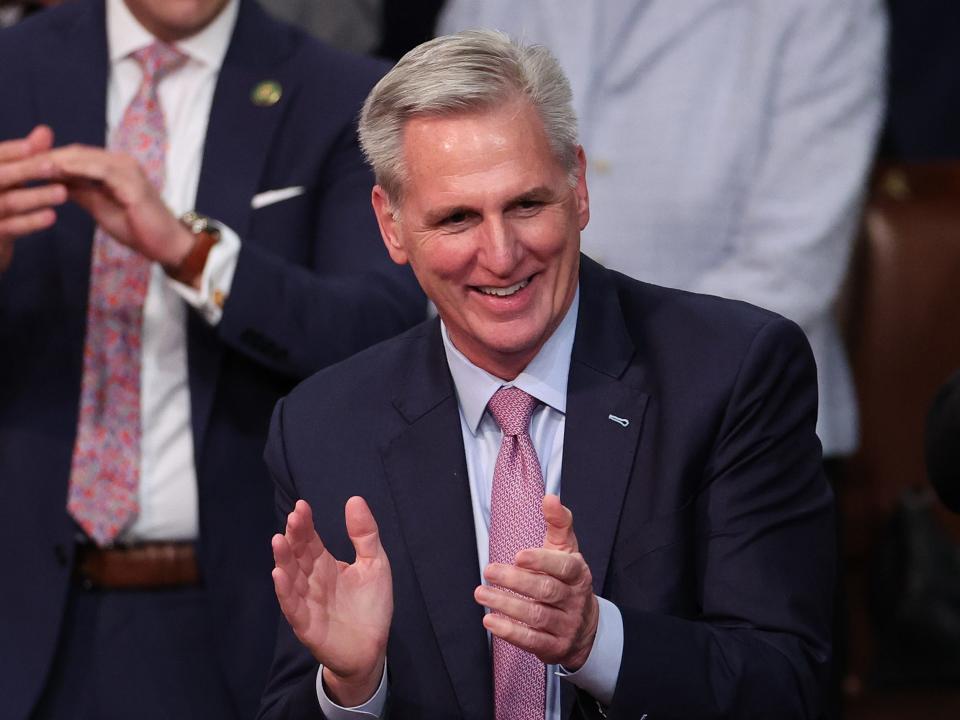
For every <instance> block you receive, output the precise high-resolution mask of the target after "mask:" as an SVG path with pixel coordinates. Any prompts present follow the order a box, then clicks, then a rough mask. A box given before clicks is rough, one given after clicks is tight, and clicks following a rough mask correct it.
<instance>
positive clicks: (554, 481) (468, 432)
mask: <svg viewBox="0 0 960 720" xmlns="http://www.w3.org/2000/svg"><path fill="white" fill-rule="evenodd" d="M579 305H580V293H579V290H578V291H577V294H576V296H575V297H574V300H573V303H572V304H571V306H570V309H569V310H568V311H567V314H566V316H564V319H563V321H562V322H561V324H560V326H559V327H558V328H557V329H556V330H555V331H554V333H553V334H552V335H551V336H550V338H549V339H548V340H547V342H546V343H544V345H543V347H542V348H541V349H540V352H539V353H537V355H536V357H535V358H534V359H533V360H531V361H530V364H529V365H527V367H526V368H524V370H523V372H521V373H520V374H519V375H518V376H517V377H516V378H515V379H514V380H512V381H510V382H507V381H505V380H501V379H500V378H497V377H495V376H493V375H491V374H490V373H488V372H486V371H485V370H482V369H481V368H479V367H477V366H476V365H474V364H473V363H472V362H470V361H469V360H468V359H467V358H466V357H465V356H464V355H463V354H462V353H461V352H460V351H459V350H458V349H457V348H456V347H455V346H454V345H453V343H452V342H451V340H450V336H449V335H448V334H447V329H446V326H444V325H442V324H441V331H442V335H443V345H444V350H445V352H446V356H447V364H448V365H449V367H450V374H451V375H452V377H453V384H454V386H455V387H456V391H457V402H458V406H459V409H460V429H461V432H462V433H463V447H464V453H465V456H466V463H467V476H468V479H469V482H470V498H471V503H472V507H473V524H474V531H475V533H476V538H477V558H478V560H479V566H478V568H477V571H478V575H477V580H478V582H483V583H485V582H486V581H485V580H484V579H483V570H484V568H485V567H486V566H487V563H488V558H489V537H490V535H489V531H490V494H491V491H492V488H493V471H494V466H495V465H496V461H497V455H498V454H499V452H500V442H501V440H502V438H503V433H502V432H501V430H500V427H499V425H497V423H496V421H495V420H494V419H493V417H492V416H491V415H490V413H489V412H488V411H487V403H488V402H489V401H490V398H491V397H493V394H494V393H495V392H496V391H497V390H499V389H500V388H501V387H504V386H514V387H518V388H520V389H521V390H523V391H524V392H526V393H528V394H530V395H532V396H534V397H535V398H537V400H539V401H540V403H541V404H540V405H538V406H537V407H536V409H534V411H533V415H532V417H531V418H530V437H531V439H532V440H533V446H534V448H535V449H536V451H537V457H538V458H539V460H540V468H541V470H542V472H543V478H544V484H545V491H546V492H547V493H548V494H554V495H560V494H561V493H560V470H561V466H562V464H563V432H564V427H565V419H566V409H567V378H568V376H569V374H570V356H571V352H572V351H573V340H574V335H575V333H576V327H577V313H578V311H579ZM561 497H562V495H561ZM574 531H576V518H574ZM467 600H468V601H470V602H473V598H468V599H467ZM598 601H599V605H600V618H599V624H598V626H597V635H596V637H595V639H594V643H593V648H592V649H591V651H590V655H589V657H588V658H587V661H586V662H585V663H584V664H583V667H581V668H580V669H579V670H578V671H577V672H575V673H568V672H566V671H565V670H563V668H561V667H559V666H557V665H548V666H547V696H546V697H547V706H546V713H545V720H559V718H560V709H561V708H560V678H561V677H563V678H565V679H566V680H567V681H568V682H572V683H573V684H574V685H576V686H577V687H579V688H581V689H583V690H585V691H586V692H588V693H589V694H590V695H591V696H592V697H594V698H596V699H597V700H598V701H600V702H601V703H603V704H609V703H610V701H611V700H612V699H613V692H614V689H615V688H616V684H617V676H618V675H619V673H620V661H621V658H622V656H623V620H622V619H621V617H620V611H619V610H618V609H617V607H616V606H615V605H614V604H613V603H611V602H610V601H608V600H605V599H603V598H598ZM400 622H402V619H401V620H400ZM488 637H489V634H488ZM321 673H322V668H321ZM317 694H318V697H319V699H320V707H321V708H322V709H323V711H324V713H325V714H326V716H327V717H328V718H329V720H347V719H349V718H355V717H358V716H360V717H380V713H381V712H382V711H383V706H384V703H385V702H386V695H387V691H386V673H384V679H382V680H381V683H380V688H379V689H378V690H377V692H376V694H375V695H374V697H373V698H372V699H371V700H369V701H368V702H367V703H365V704H364V705H362V706H360V707H359V708H351V709H346V708H342V707H340V706H337V705H335V704H333V703H332V702H331V701H330V699H329V698H328V697H327V696H326V693H325V692H324V689H323V683H322V682H321V675H320V674H318V675H317Z"/></svg>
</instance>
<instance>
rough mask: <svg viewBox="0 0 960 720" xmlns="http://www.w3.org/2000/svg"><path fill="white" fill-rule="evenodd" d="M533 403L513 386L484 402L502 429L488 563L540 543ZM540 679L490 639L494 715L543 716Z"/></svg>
mask: <svg viewBox="0 0 960 720" xmlns="http://www.w3.org/2000/svg"><path fill="white" fill-rule="evenodd" d="M536 406H537V399H536V398H534V397H532V396H530V395H528V394H527V393H525V392H524V391H523V390H520V389H519V388H515V387H509V388H506V387H504V388H500V389H499V390H497V392H495V393H494V394H493V397H492V398H490V402H489V403H488V404H487V408H488V409H489V410H490V414H491V415H493V419H494V420H496V421H497V424H498V425H499V426H500V429H501V430H502V431H503V439H502V440H501V441H500V452H499V454H498V455H497V463H496V465H495V466H494V470H493V491H492V493H491V497H490V562H496V563H505V564H512V563H513V559H514V557H516V554H517V553H518V552H519V551H520V550H523V549H525V548H531V547H541V546H542V545H543V538H544V534H545V526H544V520H543V507H542V503H543V493H544V489H543V473H542V472H541V470H540V461H539V460H538V459H537V451H536V450H535V449H534V447H533V440H532V439H531V438H530V416H531V415H532V414H533V409H534V408H535V407H536ZM546 682H547V678H546V669H545V667H544V664H543V663H542V662H540V660H539V659H538V658H537V657H536V656H535V655H532V654H530V653H528V652H525V651H523V650H521V649H520V648H518V647H516V646H514V645H511V644H510V643H508V642H506V641H504V640H500V639H499V638H496V637H495V638H493V700H494V709H495V714H496V720H543V717H544V711H545V703H546Z"/></svg>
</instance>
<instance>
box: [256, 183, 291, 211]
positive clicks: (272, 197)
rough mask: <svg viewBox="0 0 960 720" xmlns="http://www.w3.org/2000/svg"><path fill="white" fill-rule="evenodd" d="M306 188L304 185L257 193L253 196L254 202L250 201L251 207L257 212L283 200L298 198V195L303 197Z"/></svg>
mask: <svg viewBox="0 0 960 720" xmlns="http://www.w3.org/2000/svg"><path fill="white" fill-rule="evenodd" d="M303 191H304V187H303V185H294V186H293V187H285V188H279V189H278V190H267V191H266V192H262V193H257V194H256V195H254V196H253V200H251V201H250V207H251V208H253V209H254V210H257V209H259V208H262V207H266V206H267V205H273V204H274V203H278V202H280V201H281V200H289V199H290V198H294V197H297V195H303Z"/></svg>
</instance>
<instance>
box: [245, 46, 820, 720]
mask: <svg viewBox="0 0 960 720" xmlns="http://www.w3.org/2000/svg"><path fill="white" fill-rule="evenodd" d="M641 111H642V109H641ZM360 134H361V142H362V145H363V148H364V151H365V153H366V155H367V157H368V159H369V161H370V162H371V164H372V166H373V168H374V172H375V174H376V177H377V185H376V186H375V187H374V190H373V205H374V208H375V210H376V214H377V218H378V220H379V223H380V230H381V234H382V236H383V239H384V242H385V244H386V247H387V250H388V252H389V254H390V256H391V257H392V258H393V260H394V261H395V262H397V263H401V264H409V265H410V266H411V267H412V268H413V270H414V273H415V274H416V276H417V279H418V280H419V282H420V284H421V286H422V287H423V289H424V290H425V291H426V293H427V295H428V296H429V297H430V298H431V300H432V301H433V302H434V303H435V305H436V307H437V311H438V314H439V318H437V319H435V320H433V321H430V322H427V323H425V324H423V325H421V326H419V327H417V328H415V329H413V330H411V331H409V332H407V333H405V334H403V335H401V336H399V337H397V338H394V339H392V340H390V341H387V342H386V343H384V344H381V345H379V346H377V347H375V348H374V349H372V350H370V351H367V352H364V353H361V354H359V355H357V356H355V357H353V358H352V359H350V360H348V361H346V362H344V363H341V364H338V365H336V366H333V367H331V368H328V369H326V370H324V371H322V372H320V373H318V374H317V375H315V376H314V377H312V378H311V379H309V380H307V381H306V382H305V383H303V384H302V385H300V386H299V387H298V388H297V389H296V390H295V391H294V392H293V393H292V394H291V395H289V396H288V397H287V398H285V399H284V400H282V401H281V402H280V403H279V404H278V406H277V408H276V410H275V412H274V418H273V424H272V427H271V432H270V439H269V441H268V444H267V449H266V457H267V461H268V465H269V467H270V469H271V472H272V474H273V476H274V479H275V481H276V485H277V505H278V511H279V513H280V516H281V518H284V519H285V521H286V527H285V531H284V533H283V534H280V535H276V536H274V539H273V551H274V557H275V560H276V569H275V570H274V574H273V578H274V584H275V587H276V593H277V596H278V599H279V601H280V605H281V609H282V610H283V612H284V615H285V616H286V619H287V621H288V625H289V627H283V628H282V629H281V636H280V640H279V645H278V652H277V656H276V660H275V665H274V668H273V671H272V679H271V681H270V682H269V684H268V687H267V691H266V694H265V697H264V706H263V709H262V711H261V717H262V718H271V719H276V718H317V717H327V718H341V717H344V718H345V717H351V716H354V715H356V716H360V717H370V716H374V717H390V718H391V719H392V720H396V719H397V718H401V719H406V718H409V719H411V720H412V719H413V718H475V719H477V720H480V719H483V718H490V717H496V718H497V719H498V720H507V719H508V718H510V719H513V718H524V719H525V720H540V719H541V718H546V719H547V720H555V719H557V718H570V717H576V718H583V717H599V716H604V717H610V718H613V717H618V718H629V719H631V720H637V719H639V718H650V719H651V720H654V719H658V720H659V719H661V718H683V719H684V720H695V719H697V718H721V717H722V718H771V719H773V718H775V719H776V720H785V719H786V718H816V717H819V716H820V713H821V707H822V705H821V702H822V692H821V691H822V683H823V680H824V677H825V674H826V673H825V671H826V668H827V665H828V662H829V659H830V638H829V627H830V619H831V597H832V594H833V583H834V578H833V568H834V547H833V519H832V498H831V494H830V490H829V488H828V486H827V484H826V482H825V480H824V477H823V475H822V473H821V467H820V466H821V463H820V446H819V443H818V441H817V438H816V435H815V432H814V428H815V422H816V412H817V408H816V403H817V401H816V397H817V394H816V375H815V370H814V363H813V360H812V357H811V353H810V349H809V347H808V345H807V343H806V340H805V338H804V336H803V333H802V332H801V331H800V330H799V328H798V327H797V326H796V325H795V324H794V323H792V322H790V321H788V320H785V319H784V318H782V317H779V316H777V315H775V314H773V313H770V312H767V311H765V310H761V309H758V308H756V307H752V306H749V305H746V304H744V303H739V302H733V301H728V300H722V299H719V298H714V297H706V296H700V295H695V294H691V293H686V292H680V291H676V290H668V289H664V288H659V287H656V286H653V285H648V284H644V283H640V282H636V281H634V280H632V279H630V278H627V277H625V276H623V275H620V274H618V273H615V272H611V271H608V270H605V269H604V268H602V267H600V266H599V265H597V264H596V263H594V262H593V261H591V260H590V259H588V258H586V257H584V256H582V255H581V254H580V253H579V238H580V232H581V231H582V230H583V228H584V227H585V226H586V224H587V222H588V220H589V198H588V193H587V183H586V177H585V175H584V172H585V168H586V159H585V155H584V151H583V149H582V148H581V147H580V146H579V145H578V143H577V137H576V123H575V119H574V117H573V114H572V111H571V108H570V91H569V86H568V84H567V82H566V80H565V78H564V77H563V74H562V72H561V71H560V69H559V67H558V65H557V64H556V62H555V60H554V59H553V58H552V57H551V56H550V55H549V53H548V52H547V51H546V50H545V49H543V48H537V47H524V46H521V45H519V44H516V43H514V42H511V41H510V40H509V39H507V38H506V37H505V36H502V35H500V34H497V33H492V32H473V33H463V34H461V35H456V36H450V37H444V38H439V39H437V40H434V41H431V42H429V43H426V44H424V45H422V46H420V47H418V48H416V49H414V50H413V51H411V52H410V53H409V54H408V55H407V56H406V57H405V58H404V59H402V60H401V61H400V62H399V63H398V65H397V66H396V67H395V68H394V69H393V70H391V71H390V73H388V74H387V76H385V77H384V78H383V79H382V80H381V81H380V83H379V84H378V85H377V86H376V87H375V88H374V90H373V92H372V93H371V95H370V96H369V97H368V99H367V101H366V104H365V106H364V112H363V115H362V117H361V123H360ZM504 398H506V400H504ZM521 410H522V411H521ZM525 413H526V414H525ZM517 417H521V420H520V421H519V422H518V421H517ZM501 427H502V428H503V430H502V431H501ZM531 487H534V488H535V489H536V491H535V492H531V491H530V488H531ZM344 508H345V522H344ZM531 537H533V538H538V539H537V540H535V541H533V542H531V541H530V540H529V538H531ZM504 547H509V548H512V549H511V550H509V551H508V552H506V553H505V552H504V551H503V548H504ZM354 554H355V559H353V558H354ZM351 559H353V562H352V563H351V562H350V561H351ZM363 713H366V714H363Z"/></svg>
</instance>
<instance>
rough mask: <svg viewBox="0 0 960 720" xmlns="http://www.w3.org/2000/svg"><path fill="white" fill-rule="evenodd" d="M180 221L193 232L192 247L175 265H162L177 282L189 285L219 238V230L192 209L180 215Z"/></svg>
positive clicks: (200, 270)
mask: <svg viewBox="0 0 960 720" xmlns="http://www.w3.org/2000/svg"><path fill="white" fill-rule="evenodd" d="M180 222H182V223H183V224H184V225H185V226H186V228H187V229H188V230H189V231H190V232H191V233H192V234H193V247H192V248H190V252H188V253H187V256H186V257H185V258H183V260H181V261H180V262H179V263H177V264H176V265H164V266H163V271H164V272H165V273H166V274H167V276H168V277H171V278H173V279H174V280H176V281H177V282H181V283H183V284H184V285H191V284H192V283H193V281H194V279H195V278H197V277H198V276H200V275H201V274H202V273H203V268H204V266H205V265H206V264H207V256H208V255H209V254H210V249H211V248H212V247H213V246H214V245H216V244H217V242H219V240H220V231H219V230H218V229H217V228H215V227H213V226H211V225H210V221H209V220H208V219H207V218H205V217H203V216H202V215H198V214H197V213H195V212H193V211H192V210H191V211H190V212H188V213H186V214H185V215H184V216H183V217H181V218H180Z"/></svg>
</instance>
